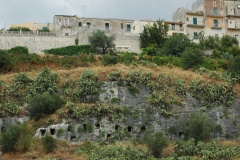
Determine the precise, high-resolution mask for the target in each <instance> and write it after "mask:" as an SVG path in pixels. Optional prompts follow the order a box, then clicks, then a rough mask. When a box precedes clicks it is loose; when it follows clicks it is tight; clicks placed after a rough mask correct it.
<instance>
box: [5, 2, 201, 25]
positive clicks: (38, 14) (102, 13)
mask: <svg viewBox="0 0 240 160" xmlns="http://www.w3.org/2000/svg"><path fill="white" fill-rule="evenodd" d="M195 1H196V0H0V29H1V28H4V26H5V24H6V28H8V27H9V25H10V24H16V23H25V22H36V23H47V22H50V23H52V21H53V20H52V19H53V16H54V15H78V16H79V17H83V16H85V17H95V18H119V19H134V20H135V19H136V20H157V19H165V20H169V21H171V20H172V14H173V12H175V11H176V10H177V9H178V8H180V7H185V8H187V7H188V9H191V6H192V3H193V2H195Z"/></svg>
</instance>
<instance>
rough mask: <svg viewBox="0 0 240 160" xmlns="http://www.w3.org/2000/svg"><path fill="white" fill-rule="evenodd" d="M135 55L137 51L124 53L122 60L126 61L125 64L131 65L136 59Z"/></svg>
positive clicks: (121, 56) (122, 61)
mask: <svg viewBox="0 0 240 160" xmlns="http://www.w3.org/2000/svg"><path fill="white" fill-rule="evenodd" d="M134 55H135V53H129V52H126V53H122V54H121V55H120V62H121V63H124V64H125V65H130V64H131V63H132V62H133V61H134V60H135V57H134Z"/></svg>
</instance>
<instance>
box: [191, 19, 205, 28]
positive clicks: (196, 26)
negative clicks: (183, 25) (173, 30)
mask: <svg viewBox="0 0 240 160" xmlns="http://www.w3.org/2000/svg"><path fill="white" fill-rule="evenodd" d="M187 27H195V28H204V27H205V25H204V23H203V21H197V23H195V24H194V22H193V21H187Z"/></svg>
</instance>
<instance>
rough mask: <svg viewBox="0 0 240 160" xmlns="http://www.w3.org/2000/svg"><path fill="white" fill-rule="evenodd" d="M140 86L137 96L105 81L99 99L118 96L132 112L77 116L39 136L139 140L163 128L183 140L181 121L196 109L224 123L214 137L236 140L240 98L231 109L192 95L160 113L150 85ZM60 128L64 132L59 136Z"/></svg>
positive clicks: (107, 99) (171, 136)
mask: <svg viewBox="0 0 240 160" xmlns="http://www.w3.org/2000/svg"><path fill="white" fill-rule="evenodd" d="M138 89H139V94H136V95H135V96H134V95H131V94H130V93H129V91H128V88H127V87H122V86H117V85H116V84H114V83H109V82H105V84H104V85H103V86H102V88H101V90H103V91H104V92H103V93H101V94H100V96H99V100H100V101H101V102H106V103H108V102H111V99H113V98H115V99H116V98H118V99H119V100H120V106H125V109H128V111H130V112H129V113H127V114H126V113H125V114H123V115H122V116H121V117H120V118H118V119H112V118H111V116H105V117H103V118H101V119H98V118H97V117H92V116H91V115H88V116H85V117H84V118H83V119H82V120H79V119H75V118H73V119H72V120H71V121H69V120H68V121H63V122H62V123H61V124H54V125H50V126H48V127H47V128H40V129H38V130H37V132H36V136H38V137H42V136H44V135H45V133H47V132H49V133H50V134H52V135H53V136H54V137H56V138H59V139H65V140H69V141H72V142H76V141H84V140H86V139H88V140H93V141H99V140H100V141H103V140H110V139H112V138H113V139H115V140H123V139H125V140H128V139H137V138H140V137H142V136H144V134H145V133H146V132H147V131H152V132H157V131H162V132H164V133H165V134H166V135H168V136H169V138H171V139H179V138H182V137H184V130H183V129H182V128H181V125H180V122H181V121H182V120H183V119H185V118H186V117H187V116H188V115H190V114H191V113H194V112H202V113H204V114H207V115H208V116H209V117H210V118H211V119H212V120H213V121H214V122H216V124H218V125H219V126H221V128H222V133H215V134H213V135H212V137H213V138H223V137H224V136H226V135H228V136H231V138H233V139H236V138H237V136H238V134H239V131H238V129H239V128H240V119H239V116H240V99H236V100H235V102H234V104H233V105H232V107H231V108H227V107H226V106H223V105H219V106H214V107H211V108H206V107H202V106H201V104H200V102H199V101H198V100H197V99H195V98H193V97H191V96H190V95H189V94H188V95H187V96H186V97H185V101H184V102H183V103H182V104H173V105H172V106H171V107H170V108H171V113H172V115H170V116H166V115H163V114H162V113H160V112H159V109H160V108H161V107H160V106H159V107H157V108H158V109H156V108H154V107H152V106H151V105H150V104H149V103H148V102H147V97H148V96H149V93H150V90H149V89H148V88H145V87H142V86H138ZM171 127H175V132H176V133H175V134H172V133H170V132H169V128H171ZM60 128H61V129H62V130H63V132H62V134H61V135H57V132H58V130H59V129H60ZM43 133H44V134H43Z"/></svg>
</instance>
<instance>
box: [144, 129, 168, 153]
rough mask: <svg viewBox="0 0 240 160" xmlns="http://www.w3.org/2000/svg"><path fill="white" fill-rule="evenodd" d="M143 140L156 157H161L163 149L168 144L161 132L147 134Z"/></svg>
mask: <svg viewBox="0 0 240 160" xmlns="http://www.w3.org/2000/svg"><path fill="white" fill-rule="evenodd" d="M145 141H146V144H147V147H148V150H149V151H151V152H152V154H153V155H154V157H156V158H159V157H161V155H162V151H163V149H164V148H165V147H167V146H168V144H169V142H168V139H167V137H166V136H165V135H164V134H163V133H162V132H158V133H155V134H153V135H152V134H147V135H146V139H145Z"/></svg>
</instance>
